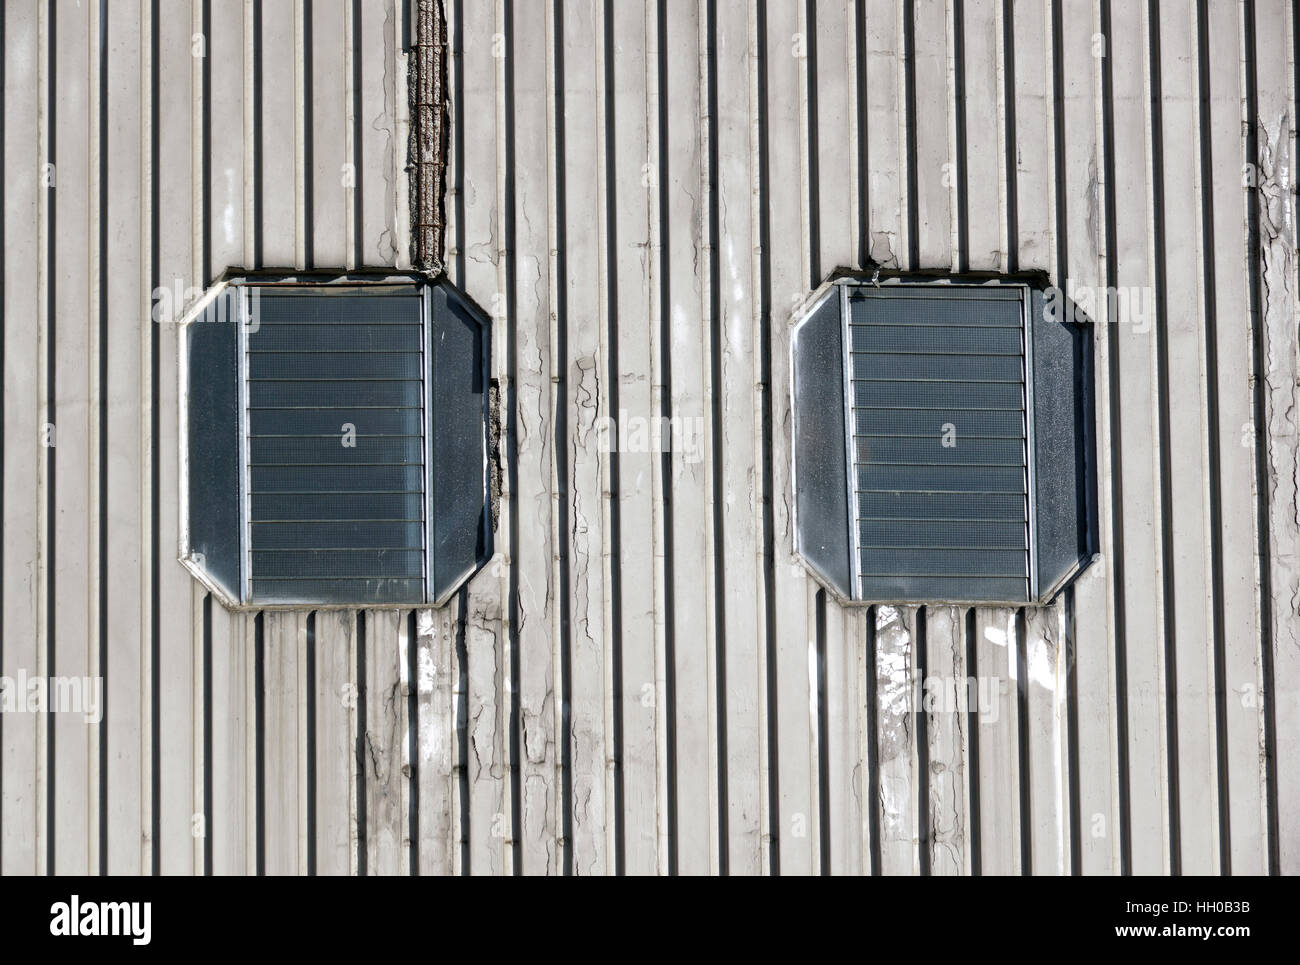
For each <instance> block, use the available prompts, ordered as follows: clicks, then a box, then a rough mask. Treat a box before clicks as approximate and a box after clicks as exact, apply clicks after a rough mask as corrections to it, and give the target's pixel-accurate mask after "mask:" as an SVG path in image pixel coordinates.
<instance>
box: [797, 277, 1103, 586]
mask: <svg viewBox="0 0 1300 965" xmlns="http://www.w3.org/2000/svg"><path fill="white" fill-rule="evenodd" d="M872 287H874V288H877V289H882V290H888V289H908V290H924V289H929V288H933V289H940V290H942V289H947V290H949V291H953V290H968V291H969V290H977V289H981V288H985V289H987V288H989V287H996V288H998V289H1000V290H1010V289H1016V290H1018V291H1019V293H1020V295H1019V302H1020V318H1021V325H1020V337H1021V349H1022V358H1021V371H1022V375H1023V379H1024V383H1023V401H1024V448H1025V487H1026V514H1027V517H1026V540H1027V547H1026V560H1027V564H1028V573H1027V591H1028V592H1027V599H1024V600H994V599H980V598H976V597H970V598H961V599H958V598H953V599H950V600H949V599H938V598H936V597H926V598H922V597H915V598H907V599H904V598H889V599H885V598H876V597H870V598H868V597H866V596H864V595H862V589H861V586H862V584H861V567H862V557H861V533H860V532H859V530H860V526H859V520H858V513H857V511H856V509H855V505H856V504H855V492H854V490H855V483H856V473H855V469H856V466H855V459H854V433H853V429H852V425H853V409H854V403H853V391H852V382H853V370H852V344H851V334H852V333H851V322H852V312H851V308H850V305H849V300H850V294H851V292H852V291H853V290H854V289H863V288H872ZM1051 288H1052V285H1051V282H1050V281H1049V278H1048V276H1047V274H1046V273H1045V272H1034V271H1030V272H1014V273H1006V274H1002V273H997V272H961V273H957V272H946V271H945V272H938V271H935V272H903V271H897V270H886V269H883V268H873V270H872V271H871V273H870V274H868V273H864V272H859V271H853V270H844V269H841V270H837V271H836V272H834V273H833V274H832V275H831V276H830V277H829V278H828V279H827V280H826V281H825V282H824V283H823V284H822V285H821V286H819V287H818V288H817V289H816V290H815V291H814V292H812V293H811V295H810V296H809V297H808V298H807V299H806V300H805V301H804V302H803V303H802V304H800V305H798V306H796V307H795V308H794V310H793V311H792V313H791V318H790V324H789V333H788V334H789V345H788V350H789V366H790V367H789V377H790V408H791V436H790V460H791V461H790V494H791V500H790V505H791V531H792V539H793V543H794V545H793V553H794V556H795V558H796V559H797V560H798V561H799V563H800V564H801V565H802V566H803V567H804V569H805V570H806V571H807V572H808V573H809V574H810V575H811V576H812V577H813V578H814V579H815V580H816V582H817V583H818V584H819V585H821V586H823V587H824V588H825V589H826V590H827V591H828V592H829V593H831V594H832V595H833V596H834V597H835V599H836V600H838V601H839V602H840V603H842V604H844V605H848V606H863V607H865V606H875V605H922V606H923V605H971V606H1003V607H1023V606H1036V605H1046V604H1049V603H1050V602H1051V601H1052V600H1054V599H1055V598H1056V596H1058V595H1059V594H1060V592H1061V591H1062V590H1064V588H1065V587H1066V586H1068V585H1069V584H1070V583H1072V582H1073V581H1074V580H1075V579H1077V578H1078V576H1079V575H1080V574H1081V573H1082V572H1083V571H1084V570H1085V569H1087V567H1088V566H1089V565H1090V564H1091V563H1092V562H1093V561H1095V560H1096V559H1097V558H1098V535H1097V497H1096V466H1097V455H1096V431H1095V422H1096V416H1095V390H1094V388H1093V386H1092V380H1093V377H1094V375H1095V370H1094V365H1093V361H1092V358H1091V350H1089V352H1088V354H1087V357H1086V359H1085V361H1084V365H1083V368H1082V371H1079V372H1076V373H1075V378H1076V381H1077V383H1078V386H1079V387H1078V389H1077V391H1078V393H1079V394H1080V396H1081V398H1082V401H1083V404H1084V406H1085V408H1084V411H1083V412H1082V413H1081V414H1082V416H1083V418H1082V420H1081V423H1080V424H1079V425H1078V427H1077V428H1078V431H1079V433H1080V435H1081V437H1082V441H1081V443H1080V445H1081V447H1082V450H1083V459H1084V462H1083V467H1082V471H1083V474H1084V478H1083V479H1082V480H1078V481H1077V483H1078V485H1079V488H1080V490H1081V493H1080V498H1081V499H1082V500H1083V504H1082V507H1083V509H1084V512H1083V518H1082V520H1081V521H1080V524H1079V527H1080V531H1079V533H1078V535H1079V538H1080V541H1081V543H1083V544H1084V546H1085V547H1086V548H1085V550H1084V552H1082V553H1081V555H1080V558H1079V559H1078V560H1077V561H1076V562H1075V564H1074V565H1073V566H1072V567H1070V568H1068V569H1067V571H1066V572H1065V573H1064V574H1063V575H1061V576H1060V577H1059V578H1057V579H1056V580H1054V581H1053V582H1052V584H1051V585H1050V586H1046V587H1045V586H1042V585H1041V583H1042V580H1041V578H1040V576H1041V573H1040V558H1039V551H1040V549H1041V541H1040V533H1039V519H1038V517H1039V513H1040V511H1041V510H1042V509H1043V508H1044V507H1043V506H1042V505H1040V495H1039V492H1038V483H1039V478H1038V477H1039V473H1040V468H1039V465H1038V463H1039V458H1038V449H1037V444H1038V441H1039V440H1038V438H1037V426H1036V423H1037V421H1038V419H1037V416H1038V414H1039V412H1040V410H1039V408H1038V403H1037V401H1036V399H1035V394H1034V388H1035V374H1036V371H1037V370H1036V364H1035V361H1036V360H1035V354H1034V332H1035V325H1037V324H1038V323H1039V321H1040V320H1038V319H1035V318H1034V317H1033V314H1034V312H1035V306H1036V297H1037V296H1040V295H1043V294H1045V293H1046V292H1047V291H1049V290H1051ZM831 299H835V300H836V302H837V308H838V312H839V339H840V350H841V352H840V354H841V359H840V366H841V372H840V387H839V391H840V393H841V399H842V402H843V411H842V413H841V417H842V418H843V420H844V423H843V425H844V460H845V461H844V493H843V497H844V499H845V513H846V516H847V518H846V523H847V526H848V532H847V533H846V535H845V538H846V543H847V546H846V548H847V554H848V560H847V565H848V572H847V579H848V584H849V591H848V592H847V593H846V592H845V591H844V589H843V588H842V587H841V586H840V585H839V584H838V583H837V581H836V579H835V578H834V577H832V576H831V575H829V574H828V573H827V572H825V571H823V569H822V568H821V566H820V565H819V564H818V563H817V562H816V561H814V560H813V559H812V558H811V556H810V554H809V552H808V550H807V548H806V547H805V545H804V534H805V529H804V526H803V525H801V518H800V517H801V511H800V502H801V499H800V464H799V462H800V461H799V449H800V441H799V440H800V433H801V429H804V431H806V427H807V425H809V424H810V423H809V420H810V418H811V414H810V413H809V412H807V411H805V409H806V407H805V406H803V405H801V404H800V399H799V388H800V384H799V368H800V365H799V361H798V358H797V344H798V338H799V333H800V329H801V328H802V327H803V326H804V325H806V324H808V323H809V322H811V321H813V320H814V319H815V318H817V317H818V315H819V313H820V312H821V311H822V310H823V309H824V308H826V307H827V305H828V302H829V301H830V300H831ZM1072 308H1073V306H1072ZM1073 312H1074V314H1073V317H1074V318H1076V319H1079V318H1080V317H1081V314H1082V313H1080V312H1078V310H1077V308H1073ZM1041 321H1042V322H1043V323H1044V324H1047V323H1049V321H1048V320H1047V319H1042V320H1041ZM1051 323H1053V324H1054V323H1055V320H1051ZM1076 324H1079V323H1077V322H1076ZM1092 325H1093V323H1092V321H1091V319H1086V320H1083V322H1082V324H1081V325H1080V327H1083V328H1086V329H1087V330H1088V332H1089V335H1090V334H1091V328H1092ZM828 374H829V373H828Z"/></svg>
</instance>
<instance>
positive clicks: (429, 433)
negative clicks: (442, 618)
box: [420, 285, 437, 604]
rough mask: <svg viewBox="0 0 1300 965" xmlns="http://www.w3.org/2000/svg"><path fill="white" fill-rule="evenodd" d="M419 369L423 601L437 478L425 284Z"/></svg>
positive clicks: (427, 596)
mask: <svg viewBox="0 0 1300 965" xmlns="http://www.w3.org/2000/svg"><path fill="white" fill-rule="evenodd" d="M420 331H421V335H420V362H421V365H420V372H421V374H422V376H423V380H424V381H423V396H422V401H423V409H422V411H421V412H420V437H421V458H422V459H423V463H424V465H423V474H424V498H423V499H422V500H421V501H420V512H421V513H422V514H423V516H424V525H423V526H422V527H421V535H422V537H423V539H424V602H425V603H426V604H427V603H430V602H432V600H433V586H434V577H435V573H434V560H433V547H434V545H435V538H436V535H437V534H436V532H435V526H436V522H435V518H434V517H435V514H434V513H433V512H431V511H430V506H432V505H433V496H434V486H435V485H436V480H435V479H434V472H433V436H434V433H433V419H434V417H435V414H434V411H433V380H434V373H433V366H434V360H433V286H431V285H425V286H423V288H422V289H421V291H420Z"/></svg>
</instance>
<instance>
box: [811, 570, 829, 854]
mask: <svg viewBox="0 0 1300 965" xmlns="http://www.w3.org/2000/svg"><path fill="white" fill-rule="evenodd" d="M815 606H816V628H817V640H816V648H817V693H816V694H814V697H815V699H816V701H817V705H816V706H817V824H818V827H817V844H818V848H817V850H818V874H821V875H829V874H830V873H831V752H830V746H829V736H828V735H829V732H830V722H829V713H828V711H827V708H826V591H825V590H824V589H822V588H820V587H819V588H818V590H817V598H816V604H815Z"/></svg>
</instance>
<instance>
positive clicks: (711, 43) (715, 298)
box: [705, 0, 731, 875]
mask: <svg viewBox="0 0 1300 965" xmlns="http://www.w3.org/2000/svg"><path fill="white" fill-rule="evenodd" d="M705 38H706V50H705V81H706V85H707V86H706V90H707V97H708V107H707V113H708V117H707V119H706V121H705V123H706V124H707V126H708V139H709V156H708V162H707V163H708V182H709V183H708V192H709V206H708V219H709V234H708V243H709V279H710V282H709V366H710V372H711V384H712V386H713V391H712V392H711V393H710V395H711V398H710V399H709V414H710V417H711V420H712V430H713V433H712V439H711V444H712V449H713V459H712V466H711V470H712V471H711V473H710V475H711V479H710V485H711V486H712V493H713V520H712V522H713V608H714V614H715V616H714V627H715V634H716V641H715V650H714V657H715V666H714V681H713V686H714V706H715V707H716V708H717V715H718V721H717V735H716V740H717V755H718V815H717V820H718V842H719V844H718V873H719V874H721V875H727V874H730V867H731V855H730V841H729V837H730V826H729V825H730V822H729V815H728V808H729V801H728V798H727V763H728V759H727V603H726V592H727V582H726V568H725V565H724V560H723V540H724V538H725V526H724V522H723V509H722V507H723V506H724V505H725V503H724V501H723V488H722V448H723V447H722V432H723V430H722V389H721V386H722V319H721V314H722V296H721V291H720V287H719V285H718V275H719V259H718V245H719V243H720V240H721V237H722V232H721V227H720V214H719V210H718V170H719V162H718V7H717V2H716V0H707V2H706V4H705Z"/></svg>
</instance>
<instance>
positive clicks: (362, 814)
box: [355, 590, 464, 878]
mask: <svg viewBox="0 0 1300 965" xmlns="http://www.w3.org/2000/svg"><path fill="white" fill-rule="evenodd" d="M461 592H464V591H463V590H462V591H461ZM367 629H368V628H367V627H366V611H365V610H358V611H357V668H356V672H357V682H356V686H357V690H356V697H357V739H356V752H355V753H356V759H357V786H356V795H357V876H358V877H361V878H364V877H365V876H366V872H367V870H368V869H367V867H366V861H367V854H366V834H367V832H368V830H369V820H368V818H369V815H368V814H367V813H366V797H367V796H366V775H367V773H368V771H369V768H368V767H367V765H366V730H367V726H368V725H367V723H366V630H367Z"/></svg>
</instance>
